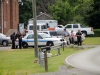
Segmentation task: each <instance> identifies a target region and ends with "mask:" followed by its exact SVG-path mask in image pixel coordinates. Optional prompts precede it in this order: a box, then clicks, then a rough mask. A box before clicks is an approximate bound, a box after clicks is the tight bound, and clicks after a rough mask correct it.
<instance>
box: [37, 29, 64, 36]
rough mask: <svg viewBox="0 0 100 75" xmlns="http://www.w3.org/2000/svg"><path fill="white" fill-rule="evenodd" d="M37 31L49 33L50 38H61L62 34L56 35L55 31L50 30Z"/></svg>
mask: <svg viewBox="0 0 100 75" xmlns="http://www.w3.org/2000/svg"><path fill="white" fill-rule="evenodd" d="M39 33H46V34H48V35H50V36H51V37H52V38H63V36H62V35H58V34H57V32H56V31H54V30H50V31H39Z"/></svg>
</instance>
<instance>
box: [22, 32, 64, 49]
mask: <svg viewBox="0 0 100 75" xmlns="http://www.w3.org/2000/svg"><path fill="white" fill-rule="evenodd" d="M34 37H35V36H34V33H32V34H27V35H26V36H25V37H24V38H22V46H23V48H28V47H29V46H31V47H34ZM37 37H38V46H55V45H61V44H62V43H63V41H64V40H62V38H51V36H50V35H48V34H46V33H38V34H37Z"/></svg>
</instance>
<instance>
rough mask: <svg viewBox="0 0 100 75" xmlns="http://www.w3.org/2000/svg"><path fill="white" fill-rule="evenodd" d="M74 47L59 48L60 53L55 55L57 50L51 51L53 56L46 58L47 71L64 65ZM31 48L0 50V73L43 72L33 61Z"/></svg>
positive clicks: (2, 74)
mask: <svg viewBox="0 0 100 75" xmlns="http://www.w3.org/2000/svg"><path fill="white" fill-rule="evenodd" d="M76 52H78V50H75V49H74V48H65V50H64V51H63V50H62V49H61V51H60V53H61V55H59V56H55V54H57V50H53V51H51V53H52V54H53V57H51V58H48V71H49V72H52V71H58V68H59V66H61V65H64V60H65V58H66V57H67V56H69V55H70V54H73V53H76ZM36 59H37V58H35V57H34V51H33V49H25V50H9V51H0V73H1V74H0V75H11V74H13V75H16V74H19V75H27V74H33V73H43V72H45V69H44V67H41V66H40V64H39V63H34V61H35V60H36Z"/></svg>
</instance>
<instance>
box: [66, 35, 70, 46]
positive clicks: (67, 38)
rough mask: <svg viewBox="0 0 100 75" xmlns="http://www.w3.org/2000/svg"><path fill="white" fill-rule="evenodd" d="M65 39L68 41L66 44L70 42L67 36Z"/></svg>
mask: <svg viewBox="0 0 100 75" xmlns="http://www.w3.org/2000/svg"><path fill="white" fill-rule="evenodd" d="M66 40H67V42H68V45H69V44H70V41H69V36H67V37H66Z"/></svg>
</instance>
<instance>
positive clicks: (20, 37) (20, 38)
mask: <svg viewBox="0 0 100 75" xmlns="http://www.w3.org/2000/svg"><path fill="white" fill-rule="evenodd" d="M16 39H18V41H19V44H18V46H19V49H21V48H22V35H21V33H20V32H19V31H18V32H17V34H16Z"/></svg>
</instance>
